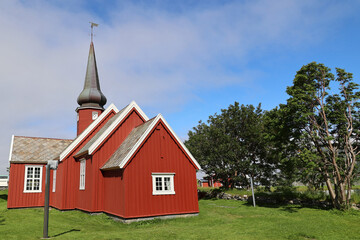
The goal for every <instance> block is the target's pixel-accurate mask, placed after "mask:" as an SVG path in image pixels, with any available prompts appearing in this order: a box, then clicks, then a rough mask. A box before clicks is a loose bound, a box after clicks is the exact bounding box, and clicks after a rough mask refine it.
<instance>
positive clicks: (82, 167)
mask: <svg viewBox="0 0 360 240" xmlns="http://www.w3.org/2000/svg"><path fill="white" fill-rule="evenodd" d="M85 172H86V160H85V159H82V160H80V185H79V186H80V187H79V189H80V190H85Z"/></svg>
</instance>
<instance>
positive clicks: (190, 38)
mask: <svg viewBox="0 0 360 240" xmlns="http://www.w3.org/2000/svg"><path fill="white" fill-rule="evenodd" d="M359 10H360V2H358V1H295V0H294V1H291V0H278V1H265V0H255V1H115V0H112V1H85V0H84V1H70V0H63V1H60V0H59V1H42V0H37V1H16V0H14V1H10V0H9V1H1V2H0V24H1V27H2V34H1V37H0V52H1V54H0V64H1V67H0V81H1V88H0V96H1V97H2V100H3V101H4V103H3V108H2V109H3V112H4V113H3V117H2V118H1V119H0V124H1V126H2V127H1V133H2V134H1V136H0V155H1V158H0V174H5V173H6V170H5V169H6V167H7V166H8V155H9V147H10V139H11V135H12V134H15V135H20V136H39V137H56V138H74V137H75V132H76V130H75V124H76V114H75V111H74V110H75V108H76V107H77V103H76V98H77V96H78V94H79V93H80V92H81V90H82V87H83V81H84V77H85V68H86V61H87V54H88V49H89V41H90V37H89V32H90V27H89V26H90V25H89V23H88V22H89V21H93V22H96V23H99V27H98V28H96V29H95V34H96V36H95V39H94V43H95V51H96V57H97V62H98V70H99V76H100V82H101V87H102V91H103V92H104V94H105V96H106V97H107V99H108V104H110V103H114V104H115V105H116V106H117V107H118V108H122V107H124V106H125V105H127V104H128V103H129V102H131V101H132V100H135V101H136V102H137V103H138V104H139V105H140V107H141V108H142V109H143V110H144V112H145V113H146V114H147V115H148V116H149V117H153V116H155V115H156V114H157V113H159V112H160V113H162V114H163V115H164V117H165V119H166V120H167V121H168V122H169V124H170V125H171V126H172V128H173V129H174V131H175V132H176V133H177V134H178V135H179V137H180V138H181V139H186V137H187V132H188V131H189V130H190V129H191V128H192V127H194V126H195V125H196V124H197V123H198V121H199V120H203V121H206V120H207V118H208V116H209V115H213V114H214V113H216V112H219V111H220V109H222V108H227V107H228V106H229V105H230V104H232V103H234V101H238V102H240V104H253V105H257V104H258V103H260V102H261V103H262V107H263V108H264V109H266V110H269V109H272V108H274V107H276V106H277V105H278V104H280V103H285V101H286V99H287V95H286V92H285V91H286V87H287V86H289V85H291V83H292V80H293V78H294V75H295V74H296V71H297V70H299V69H300V68H301V66H302V65H305V64H307V63H309V62H312V61H317V62H321V63H324V64H325V65H327V66H329V67H331V68H332V69H334V68H335V67H340V68H345V70H346V71H348V72H352V73H354V79H355V81H356V82H358V83H359V76H360V70H359V69H360V68H359V67H360V64H359V63H360V61H359V59H360V55H359V52H360V51H359V50H360V49H359V43H360V35H359V30H358V29H359V27H358V26H360V17H359V14H358V12H359ZM108 104H107V105H108Z"/></svg>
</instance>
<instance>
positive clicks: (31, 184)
mask: <svg viewBox="0 0 360 240" xmlns="http://www.w3.org/2000/svg"><path fill="white" fill-rule="evenodd" d="M42 169H43V166H39V165H35V166H25V178H24V192H28V193H31V192H41V186H42Z"/></svg>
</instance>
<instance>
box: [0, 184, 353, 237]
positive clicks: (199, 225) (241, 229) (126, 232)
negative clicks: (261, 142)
mask: <svg viewBox="0 0 360 240" xmlns="http://www.w3.org/2000/svg"><path fill="white" fill-rule="evenodd" d="M6 196H7V193H6V192H5V191H0V239H39V238H41V237H42V225H43V211H42V209H41V208H37V209H12V210H7V209H6ZM199 206H200V215H199V216H197V217H191V218H181V219H170V220H154V221H145V222H138V223H131V224H123V223H121V222H116V221H114V220H112V219H110V218H109V217H107V216H106V215H105V214H100V215H89V214H86V213H83V212H80V211H66V212H61V211H58V210H54V209H52V210H51V211H50V224H49V226H50V227H49V235H50V236H51V237H52V239H167V240H170V239H204V240H205V239H206V240H208V239H360V228H359V222H360V212H358V211H347V212H341V211H336V210H329V211H327V210H320V209H312V208H301V207H299V206H278V207H274V208H269V207H256V208H253V207H251V206H250V205H247V204H246V203H244V202H240V201H234V200H200V201H199Z"/></svg>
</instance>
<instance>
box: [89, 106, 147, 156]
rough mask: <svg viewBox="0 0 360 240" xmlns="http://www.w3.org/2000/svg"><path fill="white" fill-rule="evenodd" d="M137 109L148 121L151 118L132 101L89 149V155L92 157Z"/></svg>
mask: <svg viewBox="0 0 360 240" xmlns="http://www.w3.org/2000/svg"><path fill="white" fill-rule="evenodd" d="M133 108H135V109H136V110H137V111H138V112H139V114H140V115H141V116H142V117H143V118H144V119H145V121H148V120H149V118H148V117H147V116H146V114H145V113H144V112H143V111H142V110H141V108H140V107H139V106H138V105H137V104H136V102H135V101H132V102H131V103H130V104H129V105H127V106H126V108H125V109H124V111H123V112H122V113H121V114H120V115H119V116H118V118H117V119H115V121H114V122H113V123H112V124H111V125H110V126H109V127H108V128H107V129H106V130H105V132H104V133H103V134H102V135H101V136H100V137H99V138H98V139H97V140H96V141H95V142H94V143H93V144H92V145H91V146H90V147H89V152H88V154H89V155H91V154H92V153H93V152H94V151H95V150H96V149H97V147H98V146H99V145H100V144H101V143H102V142H103V141H104V140H105V139H106V138H107V137H108V136H109V134H110V133H111V132H112V131H113V130H114V129H115V128H116V127H117V125H118V124H119V123H120V122H121V121H122V120H123V119H124V118H125V117H126V116H127V115H128V113H129V112H130V111H131V110H132V109H133Z"/></svg>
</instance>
